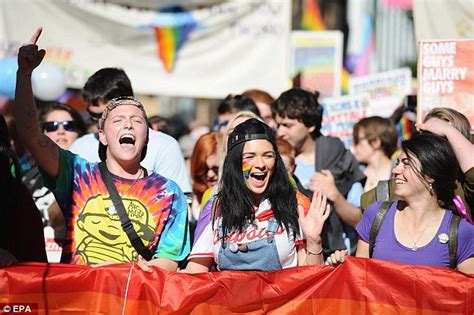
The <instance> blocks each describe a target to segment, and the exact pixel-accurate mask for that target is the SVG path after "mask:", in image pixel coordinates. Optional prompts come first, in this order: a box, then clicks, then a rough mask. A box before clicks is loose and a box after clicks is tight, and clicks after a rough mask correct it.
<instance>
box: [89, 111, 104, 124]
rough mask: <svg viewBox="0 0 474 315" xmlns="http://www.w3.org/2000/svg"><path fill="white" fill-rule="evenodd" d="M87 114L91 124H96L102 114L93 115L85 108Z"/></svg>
mask: <svg viewBox="0 0 474 315" xmlns="http://www.w3.org/2000/svg"><path fill="white" fill-rule="evenodd" d="M87 112H88V113H89V118H90V120H91V121H92V122H93V123H98V122H99V120H100V118H101V117H102V113H93V112H91V111H90V110H89V108H87Z"/></svg>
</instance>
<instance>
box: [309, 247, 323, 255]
mask: <svg viewBox="0 0 474 315" xmlns="http://www.w3.org/2000/svg"><path fill="white" fill-rule="evenodd" d="M306 253H307V254H309V255H314V256H318V255H321V254H322V253H323V248H322V247H321V249H320V250H319V251H318V252H317V253H313V252H311V251H309V250H308V249H306Z"/></svg>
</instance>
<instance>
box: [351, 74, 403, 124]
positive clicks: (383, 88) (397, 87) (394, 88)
mask: <svg viewBox="0 0 474 315" xmlns="http://www.w3.org/2000/svg"><path fill="white" fill-rule="evenodd" d="M364 93H367V94H369V97H370V111H371V113H372V115H377V116H382V117H390V115H392V113H393V111H394V110H395V109H396V108H397V107H398V106H399V105H401V104H402V102H403V99H404V98H405V96H406V95H408V94H410V93H411V70H410V69H409V68H401V69H397V70H392V71H387V72H380V73H376V74H371V75H368V76H362V77H351V78H350V80H349V95H361V94H364Z"/></svg>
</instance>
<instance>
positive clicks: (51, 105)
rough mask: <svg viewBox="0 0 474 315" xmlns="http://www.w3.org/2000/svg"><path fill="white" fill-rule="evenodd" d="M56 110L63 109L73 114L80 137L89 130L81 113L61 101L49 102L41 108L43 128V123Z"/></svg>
mask: <svg viewBox="0 0 474 315" xmlns="http://www.w3.org/2000/svg"><path fill="white" fill-rule="evenodd" d="M55 110H62V111H65V112H67V113H68V114H69V115H71V117H72V120H73V121H74V122H75V123H76V126H77V133H78V134H79V137H81V136H83V135H84V134H85V133H86V132H87V127H86V123H85V122H84V119H82V116H81V114H79V112H78V111H77V110H76V109H75V108H73V107H71V106H69V105H67V104H64V103H60V102H48V103H45V104H44V106H42V107H41V108H40V110H39V122H40V127H41V128H43V124H44V123H45V122H46V118H47V117H48V115H49V114H50V113H51V112H53V111H55ZM41 132H43V130H41Z"/></svg>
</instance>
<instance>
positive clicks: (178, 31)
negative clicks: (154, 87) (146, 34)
mask: <svg viewBox="0 0 474 315" xmlns="http://www.w3.org/2000/svg"><path fill="white" fill-rule="evenodd" d="M195 27H196V25H183V26H176V27H159V26H156V27H154V28H153V29H154V31H155V39H156V42H157V44H158V56H159V58H160V60H161V61H162V62H163V66H164V67H165V69H166V71H167V72H171V71H172V70H173V68H174V65H175V62H176V57H177V55H178V51H179V49H180V48H181V47H182V46H183V44H184V43H185V42H186V40H187V39H188V37H189V34H190V33H191V32H192V31H193V30H194V28H195Z"/></svg>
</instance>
